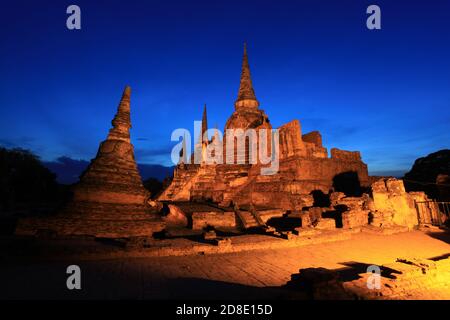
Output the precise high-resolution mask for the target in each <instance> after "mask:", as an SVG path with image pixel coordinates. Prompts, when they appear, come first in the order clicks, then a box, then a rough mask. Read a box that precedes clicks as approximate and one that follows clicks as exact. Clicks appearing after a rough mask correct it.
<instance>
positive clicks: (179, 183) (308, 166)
mask: <svg viewBox="0 0 450 320" xmlns="http://www.w3.org/2000/svg"><path fill="white" fill-rule="evenodd" d="M205 125H206V113H204V115H203V127H205ZM227 129H243V130H246V129H254V130H255V131H256V132H257V133H259V132H260V130H261V129H267V130H271V129H272V125H271V123H270V121H269V118H268V116H267V115H266V113H265V112H264V111H263V110H261V109H259V102H258V100H257V99H256V95H255V91H254V89H253V85H252V81H251V76H250V68H249V63H248V56H247V50H246V48H245V49H244V56H243V62H242V72H241V81H240V86H239V91H238V98H237V100H236V102H235V110H234V112H233V113H232V115H231V116H230V118H229V119H228V120H227V122H226V124H225V130H224V137H223V152H222V154H223V161H224V164H209V165H202V164H185V163H181V164H179V165H178V166H177V167H176V168H175V171H174V177H173V181H172V183H171V184H170V186H169V187H168V188H167V189H166V190H165V191H164V192H163V193H162V194H161V196H160V197H159V200H161V201H162V200H165V201H191V200H199V201H204V200H212V201H213V202H215V203H218V204H220V205H222V206H225V207H227V206H232V205H233V204H238V205H239V206H246V205H254V206H256V207H257V208H258V209H261V208H265V209H267V208H269V209H284V210H301V209H302V208H303V207H305V206H310V205H311V203H310V200H309V199H308V196H310V193H311V192H312V191H315V190H316V191H317V190H319V191H322V192H324V193H328V192H329V191H330V190H331V189H333V188H336V185H335V184H336V179H338V180H339V177H340V176H341V175H344V176H345V175H349V176H350V178H351V179H353V180H355V183H356V184H358V186H362V187H368V186H369V177H368V171H367V166H366V164H364V163H363V162H362V161H361V157H360V154H359V152H350V151H344V150H338V149H335V148H334V149H332V150H331V157H328V152H327V149H326V148H324V147H323V145H322V137H321V135H320V133H319V132H317V131H313V132H310V133H307V134H304V135H302V132H301V125H300V122H299V121H298V120H293V121H291V122H289V123H287V124H284V125H282V126H281V127H280V128H279V159H280V165H279V170H278V172H277V173H275V174H273V175H262V174H261V169H262V168H263V167H267V165H262V164H261V163H260V161H259V160H258V162H256V163H253V162H252V163H251V161H249V159H251V158H250V156H251V152H250V150H253V144H252V145H250V143H248V142H247V143H242V144H240V145H239V148H240V149H239V148H238V147H237V146H236V143H235V144H234V149H231V150H232V151H231V153H230V154H227ZM204 130H205V128H204V129H203V131H204ZM258 139H259V138H258ZM267 141H268V151H269V154H270V152H272V151H273V150H272V149H273V147H272V145H271V138H270V135H268V136H267ZM253 142H254V144H256V147H255V150H258V148H259V145H260V142H259V141H257V140H255V141H253ZM208 143H211V142H209V141H208ZM197 150H198V149H197ZM240 151H242V152H240ZM227 158H228V159H232V160H234V161H233V162H234V163H235V164H226V163H225V162H226V159H227ZM258 159H259V158H258ZM239 160H241V161H242V162H243V163H242V164H237V161H239ZM338 191H339V190H338Z"/></svg>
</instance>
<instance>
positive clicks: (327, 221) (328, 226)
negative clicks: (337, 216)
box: [315, 218, 336, 230]
mask: <svg viewBox="0 0 450 320" xmlns="http://www.w3.org/2000/svg"><path fill="white" fill-rule="evenodd" d="M315 228H316V229H319V230H334V229H336V221H335V220H334V219H331V218H323V219H320V220H319V221H318V222H317V224H316V225H315Z"/></svg>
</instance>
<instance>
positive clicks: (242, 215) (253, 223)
mask: <svg viewBox="0 0 450 320" xmlns="http://www.w3.org/2000/svg"><path fill="white" fill-rule="evenodd" d="M236 214H237V216H238V218H239V220H240V221H241V223H242V226H243V228H244V229H250V228H260V227H264V226H265V224H264V223H263V222H262V221H261V219H258V216H256V214H255V213H252V212H250V211H245V210H237V211H236Z"/></svg>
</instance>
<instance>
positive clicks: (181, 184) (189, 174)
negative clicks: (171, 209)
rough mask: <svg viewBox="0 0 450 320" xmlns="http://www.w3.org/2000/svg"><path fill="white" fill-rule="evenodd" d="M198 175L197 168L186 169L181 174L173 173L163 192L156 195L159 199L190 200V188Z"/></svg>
mask: <svg viewBox="0 0 450 320" xmlns="http://www.w3.org/2000/svg"><path fill="white" fill-rule="evenodd" d="M197 175H198V170H195V169H194V170H186V171H185V173H184V175H183V176H177V175H175V176H174V178H173V180H172V183H171V184H170V185H169V187H168V188H167V189H166V190H164V192H163V193H162V194H161V195H160V196H159V197H158V200H160V201H167V200H172V201H175V200H178V201H182V200H185V201H188V200H190V189H191V187H192V184H193V183H194V182H195V178H196V177H197Z"/></svg>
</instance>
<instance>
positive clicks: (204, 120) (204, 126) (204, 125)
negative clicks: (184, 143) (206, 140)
mask: <svg viewBox="0 0 450 320" xmlns="http://www.w3.org/2000/svg"><path fill="white" fill-rule="evenodd" d="M207 130H208V119H207V116H206V103H205V106H204V107H203V117H202V137H203V135H204V134H205V132H206V131H207Z"/></svg>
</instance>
